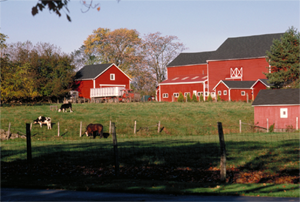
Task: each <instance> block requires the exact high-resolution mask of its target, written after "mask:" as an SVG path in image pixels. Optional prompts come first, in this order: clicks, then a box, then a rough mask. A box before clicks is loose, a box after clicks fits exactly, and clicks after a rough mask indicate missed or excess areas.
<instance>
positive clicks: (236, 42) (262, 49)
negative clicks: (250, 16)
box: [208, 33, 283, 60]
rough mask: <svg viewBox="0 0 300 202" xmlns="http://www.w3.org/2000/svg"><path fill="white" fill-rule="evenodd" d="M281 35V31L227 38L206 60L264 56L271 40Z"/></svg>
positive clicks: (270, 44) (271, 42)
mask: <svg viewBox="0 0 300 202" xmlns="http://www.w3.org/2000/svg"><path fill="white" fill-rule="evenodd" d="M282 35H283V33H278V34H264V35H254V36H244V37H235V38H228V39H226V41H225V42H224V43H223V44H222V45H221V46H220V47H219V48H218V49H217V50H216V51H215V52H214V53H213V54H211V55H210V57H209V58H208V60H229V59H241V58H255V57H264V56H266V51H267V50H270V47H271V46H272V44H273V40H274V39H280V37H281V36H282Z"/></svg>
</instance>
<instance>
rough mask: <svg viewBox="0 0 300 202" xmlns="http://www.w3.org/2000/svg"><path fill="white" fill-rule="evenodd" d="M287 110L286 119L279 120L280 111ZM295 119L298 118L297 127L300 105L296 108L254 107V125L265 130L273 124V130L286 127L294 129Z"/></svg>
mask: <svg viewBox="0 0 300 202" xmlns="http://www.w3.org/2000/svg"><path fill="white" fill-rule="evenodd" d="M281 108H287V110H288V117H287V118H280V109H281ZM296 117H298V127H299V126H300V124H299V119H300V105H296V106H284V105H283V106H254V124H255V125H258V126H261V127H264V128H267V119H268V121H269V127H270V126H271V125H272V124H274V123H275V125H274V129H286V128H287V127H288V126H293V128H294V129H295V128H296Z"/></svg>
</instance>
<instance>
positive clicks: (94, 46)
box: [84, 28, 141, 75]
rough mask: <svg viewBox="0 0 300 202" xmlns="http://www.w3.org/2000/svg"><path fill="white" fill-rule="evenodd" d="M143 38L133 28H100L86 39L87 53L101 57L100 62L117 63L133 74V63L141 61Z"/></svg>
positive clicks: (126, 71)
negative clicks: (140, 46) (139, 50)
mask: <svg viewBox="0 0 300 202" xmlns="http://www.w3.org/2000/svg"><path fill="white" fill-rule="evenodd" d="M140 44H141V39H140V38H139V33H138V32H137V31H136V30H133V29H131V30H130V29H126V28H121V29H116V30H114V31H110V29H105V28H98V29H97V30H94V31H93V34H91V35H90V36H88V38H87V39H86V40H85V41H84V46H85V53H87V54H92V55H94V56H96V57H98V58H99V61H100V63H104V64H105V63H115V64H116V65H117V66H118V67H120V68H121V69H122V70H123V71H124V72H125V73H127V74H129V75H131V69H132V66H133V65H132V64H134V63H137V62H139V60H141V57H140V56H139V53H138V48H139V45H140Z"/></svg>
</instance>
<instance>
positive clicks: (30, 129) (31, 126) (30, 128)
mask: <svg viewBox="0 0 300 202" xmlns="http://www.w3.org/2000/svg"><path fill="white" fill-rule="evenodd" d="M31 129H32V122H31V123H30V131H31Z"/></svg>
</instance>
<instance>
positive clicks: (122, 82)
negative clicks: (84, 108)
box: [74, 63, 131, 99]
mask: <svg viewBox="0 0 300 202" xmlns="http://www.w3.org/2000/svg"><path fill="white" fill-rule="evenodd" d="M130 81H131V79H130V78H129V76H127V75H126V74H125V73H124V72H123V71H122V70H121V69H120V68H119V67H118V66H116V65H115V64H113V63H112V64H97V65H86V66H84V67H83V68H82V69H80V70H79V71H78V72H77V73H76V76H75V86H76V88H75V89H74V90H77V91H78V92H79V97H84V98H89V99H90V98H91V97H90V89H91V88H105V87H125V88H127V89H129V88H130Z"/></svg>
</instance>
